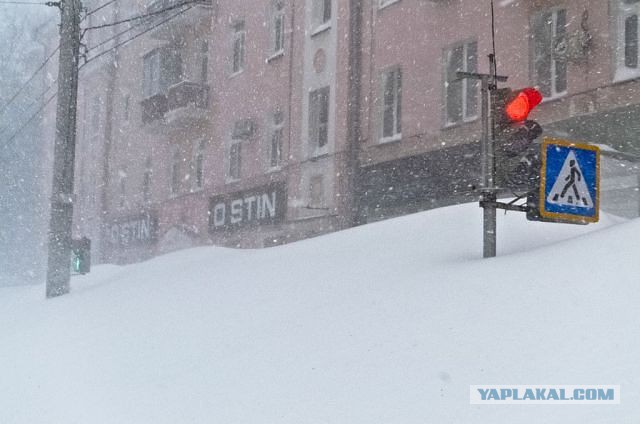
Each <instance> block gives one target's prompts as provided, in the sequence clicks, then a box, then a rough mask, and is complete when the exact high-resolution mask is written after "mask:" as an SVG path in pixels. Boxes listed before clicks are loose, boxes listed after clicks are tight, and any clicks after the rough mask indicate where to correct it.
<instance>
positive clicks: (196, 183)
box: [191, 139, 206, 192]
mask: <svg viewBox="0 0 640 424" xmlns="http://www.w3.org/2000/svg"><path fill="white" fill-rule="evenodd" d="M191 150H192V152H191V172H192V173H193V178H192V179H191V191H192V192H195V191H200V190H203V189H204V153H205V150H206V141H205V140H204V139H198V140H195V141H194V142H193V144H192V147H191Z"/></svg>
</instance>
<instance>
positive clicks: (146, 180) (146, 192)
mask: <svg viewBox="0 0 640 424" xmlns="http://www.w3.org/2000/svg"><path fill="white" fill-rule="evenodd" d="M151 172H152V171H151V158H150V157H148V158H147V161H146V163H145V166H144V174H143V175H142V200H143V201H144V202H145V203H149V201H150V200H151Z"/></svg>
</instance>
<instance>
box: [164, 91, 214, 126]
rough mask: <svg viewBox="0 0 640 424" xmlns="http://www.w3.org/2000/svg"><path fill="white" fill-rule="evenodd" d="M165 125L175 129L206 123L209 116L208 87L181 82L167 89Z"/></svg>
mask: <svg viewBox="0 0 640 424" xmlns="http://www.w3.org/2000/svg"><path fill="white" fill-rule="evenodd" d="M165 117H166V121H167V124H170V125H172V126H175V127H185V126H193V125H197V124H201V123H203V122H206V121H207V120H208V119H209V118H210V116H209V86H208V85H205V84H199V83H194V82H189V81H181V82H179V83H177V84H174V85H172V86H171V87H169V92H168V94H167V112H166V116H165Z"/></svg>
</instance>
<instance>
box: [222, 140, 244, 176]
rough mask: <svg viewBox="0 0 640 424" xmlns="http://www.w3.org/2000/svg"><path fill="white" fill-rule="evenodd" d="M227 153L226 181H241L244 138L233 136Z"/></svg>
mask: <svg viewBox="0 0 640 424" xmlns="http://www.w3.org/2000/svg"><path fill="white" fill-rule="evenodd" d="M234 152H235V157H234ZM227 153H228V154H227V167H226V170H225V177H226V181H227V182H228V183H231V182H235V181H240V180H241V179H242V140H241V139H237V138H232V139H231V141H230V142H229V147H228V152H227Z"/></svg>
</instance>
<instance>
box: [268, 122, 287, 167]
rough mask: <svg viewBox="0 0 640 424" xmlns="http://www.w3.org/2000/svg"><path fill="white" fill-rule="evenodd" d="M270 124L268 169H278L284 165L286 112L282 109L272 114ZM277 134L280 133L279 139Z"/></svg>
mask: <svg viewBox="0 0 640 424" xmlns="http://www.w3.org/2000/svg"><path fill="white" fill-rule="evenodd" d="M278 116H280V119H278ZM269 124H270V127H271V130H270V131H269V134H268V139H267V146H268V149H267V151H268V156H267V169H269V170H277V169H280V168H281V167H282V148H283V144H284V113H283V112H281V111H277V112H274V113H273V114H271V116H270V119H269ZM276 135H278V138H277V141H276ZM274 145H277V154H276V156H275V157H274ZM274 159H275V161H274Z"/></svg>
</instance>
